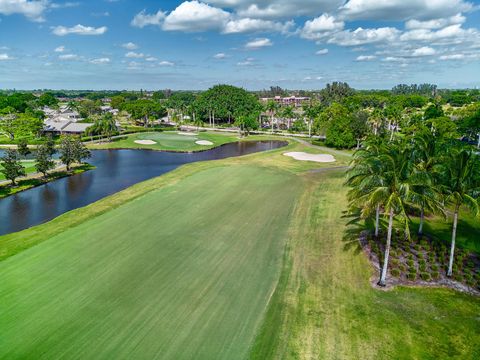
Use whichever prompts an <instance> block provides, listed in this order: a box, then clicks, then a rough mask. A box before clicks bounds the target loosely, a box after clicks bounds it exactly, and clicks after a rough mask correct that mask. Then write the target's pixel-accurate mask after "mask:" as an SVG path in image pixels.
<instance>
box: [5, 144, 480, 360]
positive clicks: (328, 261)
mask: <svg viewBox="0 0 480 360" xmlns="http://www.w3.org/2000/svg"><path fill="white" fill-rule="evenodd" d="M288 150H292V151H306V149H305V147H304V146H303V145H299V144H291V145H289V148H288ZM285 151H286V150H285V149H279V150H275V151H271V152H267V153H261V154H254V155H249V156H246V157H241V158H231V159H226V160H222V161H214V162H205V163H196V164H190V165H187V166H183V167H181V168H179V169H177V170H175V171H174V172H171V173H169V174H166V175H164V176H162V177H160V178H156V179H152V180H149V181H147V182H144V183H142V184H138V185H135V186H133V187H131V188H129V189H126V190H125V191H123V192H121V193H118V194H116V195H113V196H111V197H109V198H106V199H104V200H101V201H99V202H97V203H95V204H92V205H89V206H88V207H86V208H83V209H79V210H75V211H72V212H69V213H67V214H65V215H63V216H61V217H59V218H57V219H55V220H53V221H52V222H50V223H47V224H43V225H40V226H37V227H34V228H31V229H27V230H25V231H23V232H20V233H17V234H12V235H8V236H4V237H0V259H2V258H3V259H4V260H2V261H0V276H1V279H2V282H1V285H0V333H1V334H2V335H1V336H0V358H9V359H15V358H29V357H35V358H45V359H50V358H59V357H64V358H85V359H90V358H115V359H117V358H148V359H150V358H161V359H169V358H171V359H216V358H218V359H246V358H252V359H262V360H263V359H387V358H391V359H412V358H413V359H434V358H437V359H440V358H452V357H457V358H477V357H478V355H479V353H480V331H479V329H480V318H479V317H478V314H479V312H480V301H479V299H478V298H475V297H472V296H468V295H464V294H461V293H458V292H455V291H451V290H446V289H419V288H402V287H400V288H396V289H394V290H390V291H380V290H376V289H373V288H372V287H371V285H370V277H371V276H376V274H374V273H373V270H372V268H371V267H370V264H369V262H368V261H367V259H366V257H365V256H364V255H363V253H361V252H359V250H358V243H357V242H356V239H353V240H352V239H349V238H348V237H345V234H346V232H345V229H346V227H345V225H346V222H347V220H346V219H344V218H342V215H343V213H342V211H343V210H344V209H345V206H346V200H345V192H346V189H345V188H344V187H343V181H344V173H343V171H342V170H333V171H331V170H328V168H329V167H332V166H334V165H343V164H344V161H345V160H343V159H341V160H339V162H338V163H336V164H314V163H309V162H299V161H296V160H293V159H291V158H288V157H286V156H283V155H282V153H283V152H285ZM313 169H320V170H322V169H323V170H322V171H316V172H311V171H310V170H313ZM33 245H35V246H33Z"/></svg>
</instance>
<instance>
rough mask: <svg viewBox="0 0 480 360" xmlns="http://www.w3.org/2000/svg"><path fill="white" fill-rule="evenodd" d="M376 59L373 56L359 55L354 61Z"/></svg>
mask: <svg viewBox="0 0 480 360" xmlns="http://www.w3.org/2000/svg"><path fill="white" fill-rule="evenodd" d="M376 58H377V57H376V56H375V55H360V56H357V58H356V59H355V61H372V60H375V59H376Z"/></svg>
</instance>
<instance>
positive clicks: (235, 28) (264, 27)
mask: <svg viewBox="0 0 480 360" xmlns="http://www.w3.org/2000/svg"><path fill="white" fill-rule="evenodd" d="M294 25H295V23H294V22H293V21H288V22H286V23H281V22H275V21H271V20H262V19H250V18H243V19H237V20H229V21H228V22H227V23H225V24H224V25H223V30H222V32H223V33H225V34H234V33H246V32H257V31H275V32H283V33H285V32H288V31H289V30H290V29H291V28H292V27H293V26H294Z"/></svg>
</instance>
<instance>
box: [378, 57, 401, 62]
mask: <svg viewBox="0 0 480 360" xmlns="http://www.w3.org/2000/svg"><path fill="white" fill-rule="evenodd" d="M382 61H386V62H402V61H405V59H403V58H400V57H395V56H387V57H386V58H383V59H382Z"/></svg>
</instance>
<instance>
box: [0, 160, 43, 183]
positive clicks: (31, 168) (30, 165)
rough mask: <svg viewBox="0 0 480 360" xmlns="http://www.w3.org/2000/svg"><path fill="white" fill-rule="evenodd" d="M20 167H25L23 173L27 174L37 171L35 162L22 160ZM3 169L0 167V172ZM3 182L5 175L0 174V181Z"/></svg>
mask: <svg viewBox="0 0 480 360" xmlns="http://www.w3.org/2000/svg"><path fill="white" fill-rule="evenodd" d="M22 165H23V166H24V167H25V172H26V173H27V174H32V173H35V172H37V169H35V160H22ZM1 169H3V166H2V165H0V170H1ZM1 180H5V175H3V173H1V172H0V181H1Z"/></svg>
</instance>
